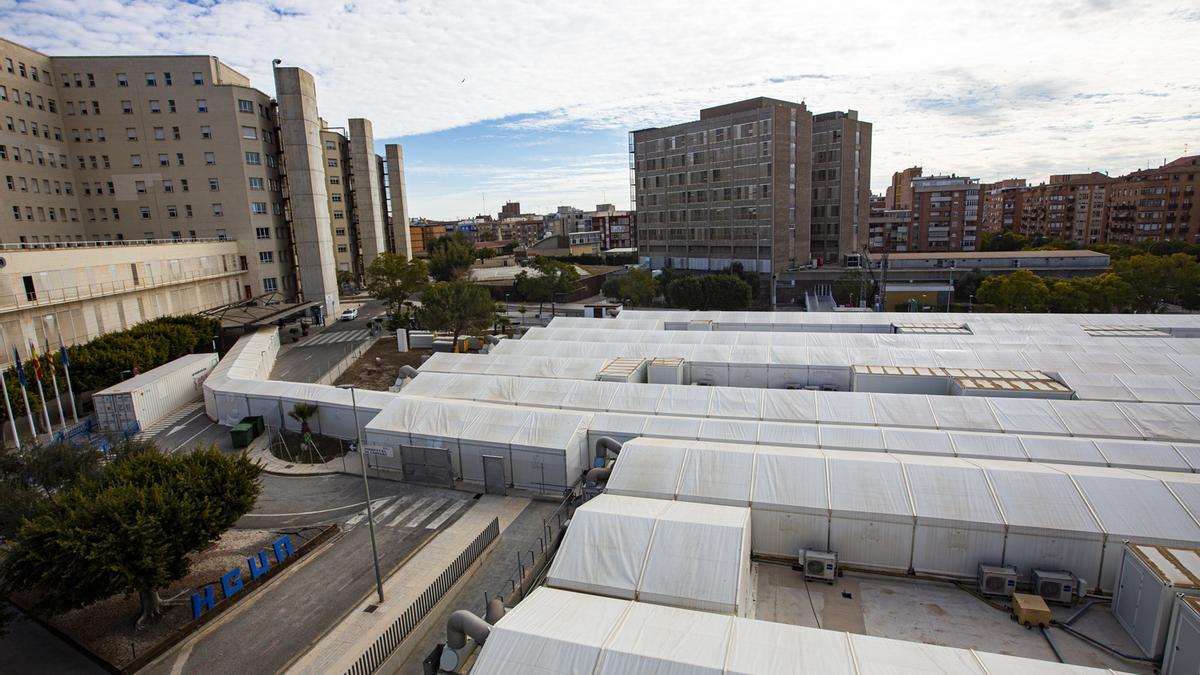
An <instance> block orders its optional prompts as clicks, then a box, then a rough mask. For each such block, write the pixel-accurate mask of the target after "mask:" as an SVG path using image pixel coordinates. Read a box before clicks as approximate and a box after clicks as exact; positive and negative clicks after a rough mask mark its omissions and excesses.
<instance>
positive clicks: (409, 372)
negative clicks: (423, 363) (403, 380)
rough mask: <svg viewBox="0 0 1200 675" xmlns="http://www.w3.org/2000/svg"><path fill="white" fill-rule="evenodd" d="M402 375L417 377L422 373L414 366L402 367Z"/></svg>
mask: <svg viewBox="0 0 1200 675" xmlns="http://www.w3.org/2000/svg"><path fill="white" fill-rule="evenodd" d="M400 374H401V375H403V376H404V377H416V376H417V375H420V374H421V371H419V370H417V369H416V368H413V367H412V366H400Z"/></svg>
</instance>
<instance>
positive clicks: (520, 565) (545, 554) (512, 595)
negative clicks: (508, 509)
mask: <svg viewBox="0 0 1200 675" xmlns="http://www.w3.org/2000/svg"><path fill="white" fill-rule="evenodd" d="M575 502H576V497H575V494H574V493H573V492H572V493H571V494H568V495H567V496H566V497H565V498H564V499H563V500H562V502H560V503H559V505H558V508H557V509H555V510H554V513H551V514H550V515H548V516H546V517H545V518H542V536H540V537H538V539H537V549H536V550H535V549H533V548H532V546H531V547H530V550H528V551H518V552H517V560H516V563H514V566H513V568H512V572H511V573H510V574H509V575H508V578H507V579H505V580H504V581H503V582H502V583H501V584H500V585H499V586H498V587H494V588H493V589H492V591H491V592H487V591H484V593H483V606H484V607H487V605H488V601H489V600H490V599H491V598H500V599H501V600H502V601H504V604H505V605H506V606H508V607H512V606H514V605H516V604H517V603H518V602H520V601H522V600H524V599H525V596H526V595H528V594H529V593H530V592H531V591H532V590H533V589H534V588H536V587H537V585H538V583H540V579H541V578H542V577H543V576H544V575H545V573H546V570H547V569H548V568H549V566H550V561H552V560H553V559H554V554H555V553H556V552H557V551H558V543H559V541H560V540H561V538H562V535H563V531H564V530H565V529H566V527H567V524H568V522H569V521H570V520H571V514H573V513H574V512H575V506H576V503H575ZM527 553H528V554H529V558H528V559H526V558H525V554H527Z"/></svg>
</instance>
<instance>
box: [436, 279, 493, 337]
mask: <svg viewBox="0 0 1200 675" xmlns="http://www.w3.org/2000/svg"><path fill="white" fill-rule="evenodd" d="M495 312H496V303H495V302H494V301H493V300H492V295H491V293H489V292H488V290H487V289H486V288H484V287H483V286H480V285H478V284H473V283H471V282H469V281H467V280H465V279H456V280H455V281H439V282H438V283H436V284H434V285H433V286H432V287H430V289H429V290H428V291H426V292H425V295H424V296H423V297H422V298H421V307H420V308H419V309H418V310H417V323H419V324H420V325H421V326H422V327H423V328H426V329H428V330H437V331H445V332H448V333H452V334H453V335H454V344H455V346H456V347H457V345H458V338H459V336H461V335H470V334H472V333H481V332H483V331H484V330H487V328H488V327H489V326H491V325H492V322H493V319H494V317H495Z"/></svg>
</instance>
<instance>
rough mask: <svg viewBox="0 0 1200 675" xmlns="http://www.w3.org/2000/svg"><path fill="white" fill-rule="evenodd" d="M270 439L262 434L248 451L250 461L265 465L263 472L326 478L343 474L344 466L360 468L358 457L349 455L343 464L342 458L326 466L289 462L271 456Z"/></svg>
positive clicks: (329, 462) (251, 443) (333, 460)
mask: <svg viewBox="0 0 1200 675" xmlns="http://www.w3.org/2000/svg"><path fill="white" fill-rule="evenodd" d="M269 446H270V439H269V438H268V436H267V434H262V435H260V436H259V437H258V438H255V439H254V440H253V441H251V442H250V447H248V448H246V450H247V451H248V452H249V454H250V459H252V460H258V461H259V462H261V463H262V465H263V471H266V472H267V473H273V474H277V475H281V476H324V475H328V474H331V473H341V472H342V467H343V464H344V465H345V466H346V467H347V468H348V469H349V470H350V471H353V469H354V467H357V466H358V462H359V459H358V455H357V454H355V455H354V456H353V457H351V456H349V455H347V456H346V457H345V461H344V462H343V458H342V457H335V458H333V459H331V460H329V461H328V462H325V463H324V464H301V463H299V462H289V461H287V460H286V459H280V458H278V457H276V456H275V455H272V454H271V451H270V450H269V449H268V447H269Z"/></svg>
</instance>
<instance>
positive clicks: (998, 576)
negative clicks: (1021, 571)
mask: <svg viewBox="0 0 1200 675" xmlns="http://www.w3.org/2000/svg"><path fill="white" fill-rule="evenodd" d="M1016 590H1017V568H1016V567H1013V566H1012V565H1005V566H999V565H980V566H979V592H980V594H982V595H1001V596H1007V597H1012V594H1013V592H1015V591H1016Z"/></svg>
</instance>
